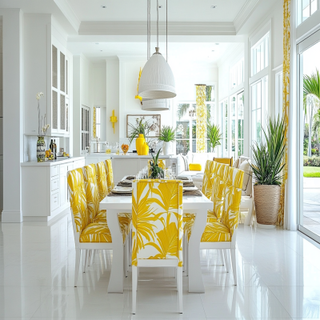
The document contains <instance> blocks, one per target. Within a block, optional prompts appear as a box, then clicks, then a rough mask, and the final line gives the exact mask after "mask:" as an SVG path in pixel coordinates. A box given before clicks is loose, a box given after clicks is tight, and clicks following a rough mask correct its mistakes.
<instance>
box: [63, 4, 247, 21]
mask: <svg viewBox="0 0 320 320" xmlns="http://www.w3.org/2000/svg"><path fill="white" fill-rule="evenodd" d="M67 2H68V3H69V5H70V7H71V8H72V10H73V11H74V13H75V14H76V16H77V17H78V18H79V19H80V20H81V21H145V20H146V17H147V0H67ZM247 2H250V0H168V9H169V19H170V21H193V22H221V21H226V22H233V21H234V19H235V17H236V16H237V14H238V13H239V11H240V10H241V9H242V7H243V6H244V4H245V3H247ZM103 5H104V6H106V8H102V6H103ZM159 6H161V7H162V8H161V9H160V15H161V16H164V14H165V0H159ZM212 6H215V8H212ZM151 7H152V12H151V13H152V14H151V15H152V19H156V14H155V13H156V0H151Z"/></svg>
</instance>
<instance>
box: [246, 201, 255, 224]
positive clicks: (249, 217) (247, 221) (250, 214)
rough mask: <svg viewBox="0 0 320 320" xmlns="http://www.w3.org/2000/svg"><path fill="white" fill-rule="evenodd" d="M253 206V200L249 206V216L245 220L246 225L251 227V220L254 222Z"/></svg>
mask: <svg viewBox="0 0 320 320" xmlns="http://www.w3.org/2000/svg"><path fill="white" fill-rule="evenodd" d="M252 206H253V200H252V199H251V201H250V204H249V205H248V214H247V216H246V218H245V220H244V225H246V226H250V225H251V220H252Z"/></svg>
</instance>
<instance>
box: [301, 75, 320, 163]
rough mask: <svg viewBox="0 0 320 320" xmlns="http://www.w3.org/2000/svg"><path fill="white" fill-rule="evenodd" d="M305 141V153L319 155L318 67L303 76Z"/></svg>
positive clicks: (319, 82) (319, 100)
mask: <svg viewBox="0 0 320 320" xmlns="http://www.w3.org/2000/svg"><path fill="white" fill-rule="evenodd" d="M303 109H304V123H305V128H304V143H303V147H304V149H303V153H304V155H307V156H309V157H311V156H312V155H319V149H320V143H319V137H320V131H319V130H320V73H319V70H318V69H316V71H315V72H314V73H312V74H311V75H304V76H303Z"/></svg>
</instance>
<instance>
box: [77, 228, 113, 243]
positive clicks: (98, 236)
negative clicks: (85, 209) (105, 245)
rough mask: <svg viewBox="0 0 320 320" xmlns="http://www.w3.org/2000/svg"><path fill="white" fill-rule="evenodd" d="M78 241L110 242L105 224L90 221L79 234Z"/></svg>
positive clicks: (109, 234)
mask: <svg viewBox="0 0 320 320" xmlns="http://www.w3.org/2000/svg"><path fill="white" fill-rule="evenodd" d="M80 242H109V243H111V242H112V238H111V233H110V230H109V228H108V225H107V224H103V223H90V224H89V225H88V226H87V227H86V228H84V230H83V231H82V233H81V235H80Z"/></svg>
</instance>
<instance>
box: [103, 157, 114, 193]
mask: <svg viewBox="0 0 320 320" xmlns="http://www.w3.org/2000/svg"><path fill="white" fill-rule="evenodd" d="M105 167H106V173H107V183H108V190H109V192H111V190H112V189H113V188H114V180H113V170H112V162H111V159H107V160H106V161H105Z"/></svg>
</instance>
